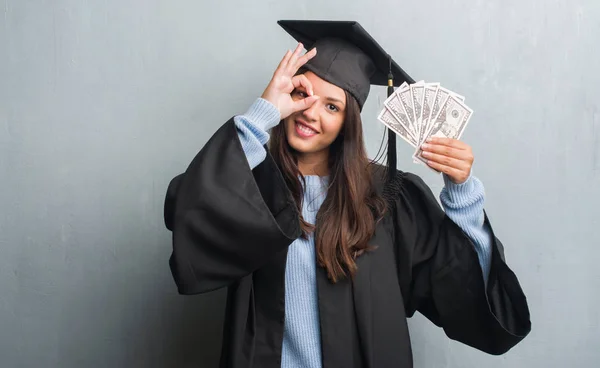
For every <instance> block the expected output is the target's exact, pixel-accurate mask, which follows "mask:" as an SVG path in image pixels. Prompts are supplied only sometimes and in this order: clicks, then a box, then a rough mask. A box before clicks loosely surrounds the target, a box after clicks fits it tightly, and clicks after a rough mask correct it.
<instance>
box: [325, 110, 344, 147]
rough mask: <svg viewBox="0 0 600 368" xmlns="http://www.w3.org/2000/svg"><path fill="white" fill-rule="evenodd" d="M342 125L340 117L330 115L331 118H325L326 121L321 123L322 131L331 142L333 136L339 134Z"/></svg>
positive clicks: (342, 121) (335, 136) (333, 138)
mask: <svg viewBox="0 0 600 368" xmlns="http://www.w3.org/2000/svg"><path fill="white" fill-rule="evenodd" d="M343 126H344V120H343V119H341V118H340V117H337V116H336V117H332V119H327V121H325V122H323V124H321V127H322V129H323V133H325V136H327V137H328V140H330V141H331V142H333V141H334V140H335V138H337V136H338V135H339V134H340V132H341V131H342V128H343Z"/></svg>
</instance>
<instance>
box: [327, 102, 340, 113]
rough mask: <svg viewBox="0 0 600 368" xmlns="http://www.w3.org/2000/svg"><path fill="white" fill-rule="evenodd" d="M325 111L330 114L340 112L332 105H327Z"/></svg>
mask: <svg viewBox="0 0 600 368" xmlns="http://www.w3.org/2000/svg"><path fill="white" fill-rule="evenodd" d="M327 110H329V111H331V112H338V111H340V109H338V108H337V106H335V105H334V104H327Z"/></svg>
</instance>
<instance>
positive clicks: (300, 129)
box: [295, 121, 319, 137]
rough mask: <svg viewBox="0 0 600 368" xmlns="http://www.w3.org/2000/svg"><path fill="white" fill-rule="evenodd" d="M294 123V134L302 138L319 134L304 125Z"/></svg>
mask: <svg viewBox="0 0 600 368" xmlns="http://www.w3.org/2000/svg"><path fill="white" fill-rule="evenodd" d="M295 123H296V132H297V133H298V134H299V135H300V136H302V137H312V136H314V135H317V134H319V132H317V131H316V130H314V129H312V128H310V127H308V126H307V125H305V124H302V123H300V122H298V121H296V122H295Z"/></svg>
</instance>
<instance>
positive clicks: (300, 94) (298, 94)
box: [292, 89, 308, 98]
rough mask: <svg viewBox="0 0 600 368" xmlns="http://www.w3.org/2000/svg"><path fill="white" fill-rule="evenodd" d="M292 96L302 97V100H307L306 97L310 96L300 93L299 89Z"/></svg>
mask: <svg viewBox="0 0 600 368" xmlns="http://www.w3.org/2000/svg"><path fill="white" fill-rule="evenodd" d="M292 94H293V95H294V96H297V97H300V98H306V97H308V95H307V94H306V92H304V91H300V90H298V89H296V90H294V92H292Z"/></svg>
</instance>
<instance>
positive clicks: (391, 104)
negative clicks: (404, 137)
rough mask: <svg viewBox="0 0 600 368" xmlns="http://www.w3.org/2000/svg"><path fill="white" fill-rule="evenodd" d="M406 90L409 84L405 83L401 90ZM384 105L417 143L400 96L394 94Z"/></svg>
mask: <svg viewBox="0 0 600 368" xmlns="http://www.w3.org/2000/svg"><path fill="white" fill-rule="evenodd" d="M404 88H408V84H407V83H403V84H402V85H401V86H400V87H399V89H400V90H404ZM383 104H384V105H385V106H386V107H387V108H388V109H389V110H390V112H391V113H392V114H393V115H394V117H395V118H396V120H397V121H398V122H399V123H400V124H401V125H402V126H403V127H404V129H405V130H406V132H407V133H408V134H410V135H411V136H412V137H413V139H415V141H416V137H415V136H414V134H413V133H412V131H411V121H410V118H409V117H408V115H407V114H406V111H405V110H404V106H403V104H402V101H401V100H400V98H399V97H398V94H397V93H393V94H392V95H391V96H390V97H389V98H388V99H387V100H385V101H384V103H383Z"/></svg>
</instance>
